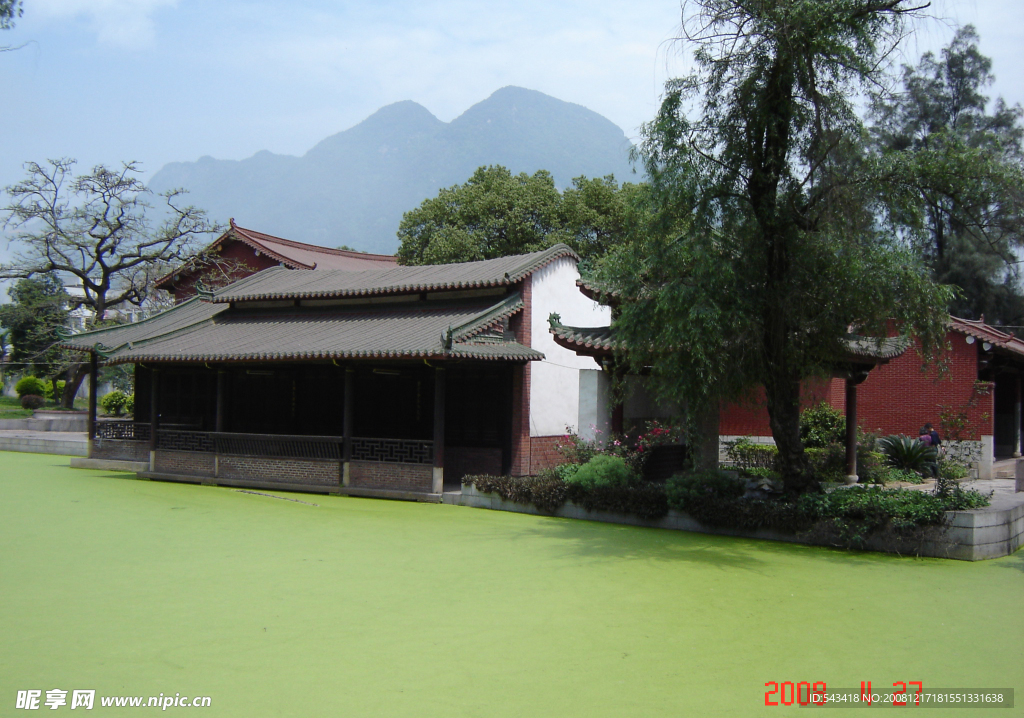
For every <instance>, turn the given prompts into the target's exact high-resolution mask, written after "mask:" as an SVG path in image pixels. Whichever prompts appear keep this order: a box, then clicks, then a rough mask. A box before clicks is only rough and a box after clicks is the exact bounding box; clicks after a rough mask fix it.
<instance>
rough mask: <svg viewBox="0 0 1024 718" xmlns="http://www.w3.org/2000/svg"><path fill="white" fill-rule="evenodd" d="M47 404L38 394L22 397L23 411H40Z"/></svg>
mask: <svg viewBox="0 0 1024 718" xmlns="http://www.w3.org/2000/svg"><path fill="white" fill-rule="evenodd" d="M45 403H46V399H44V398H43V397H41V396H39V395H38V394H26V395H25V396H23V397H21V408H22V409H39V408H41V407H42V406H43V404H45Z"/></svg>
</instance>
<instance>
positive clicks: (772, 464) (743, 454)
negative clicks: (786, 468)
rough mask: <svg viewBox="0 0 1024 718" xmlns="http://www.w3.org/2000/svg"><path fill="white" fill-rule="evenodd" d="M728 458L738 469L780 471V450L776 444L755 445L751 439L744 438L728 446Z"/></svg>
mask: <svg viewBox="0 0 1024 718" xmlns="http://www.w3.org/2000/svg"><path fill="white" fill-rule="evenodd" d="M725 453H726V456H728V457H729V460H730V461H732V462H733V463H734V464H735V465H736V468H738V469H740V470H741V471H745V470H747V469H773V470H776V471H777V470H778V466H777V464H778V461H779V450H778V448H776V447H775V445H774V444H755V443H754V442H753V441H751V440H750V438H749V437H743V438H742V439H739V440H737V441H733V442H730V443H728V444H727V445H726V450H725Z"/></svg>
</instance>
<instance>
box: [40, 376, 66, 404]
mask: <svg viewBox="0 0 1024 718" xmlns="http://www.w3.org/2000/svg"><path fill="white" fill-rule="evenodd" d="M66 384H67V382H66V381H64V380H63V379H59V380H58V381H57V395H56V396H54V395H53V382H50V381H44V382H43V386H45V387H46V389H45V391H44V392H43V396H45V397H46V399H47V401H60V398H61V396H63V395H64V386H65V385H66Z"/></svg>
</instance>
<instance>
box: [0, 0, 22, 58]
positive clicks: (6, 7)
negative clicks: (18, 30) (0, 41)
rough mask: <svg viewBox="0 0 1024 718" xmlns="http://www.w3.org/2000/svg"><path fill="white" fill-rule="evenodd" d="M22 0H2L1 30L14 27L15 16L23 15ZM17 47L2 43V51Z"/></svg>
mask: <svg viewBox="0 0 1024 718" xmlns="http://www.w3.org/2000/svg"><path fill="white" fill-rule="evenodd" d="M21 13H22V4H21V0H0V30H10V29H11V28H12V27H14V18H17V17H21ZM17 49H18V48H16V47H8V46H7V45H0V52H7V51H8V50H17Z"/></svg>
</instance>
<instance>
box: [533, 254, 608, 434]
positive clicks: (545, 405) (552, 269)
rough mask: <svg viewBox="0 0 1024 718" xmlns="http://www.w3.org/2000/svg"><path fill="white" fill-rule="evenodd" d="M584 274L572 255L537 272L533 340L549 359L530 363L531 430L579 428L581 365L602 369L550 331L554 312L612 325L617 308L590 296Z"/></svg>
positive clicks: (568, 320)
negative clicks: (584, 287) (579, 284)
mask: <svg viewBox="0 0 1024 718" xmlns="http://www.w3.org/2000/svg"><path fill="white" fill-rule="evenodd" d="M579 278H580V274H579V271H577V269H576V261H575V260H573V259H572V258H571V257H562V258H560V259H556V260H555V261H554V262H552V263H551V264H549V265H548V266H546V267H544V268H543V269H541V270H538V271H537V272H534V274H533V290H532V310H533V311H532V316H531V324H530V346H531V347H533V348H534V349H536V350H538V351H541V352H544V357H545V358H544V361H535V362H533V363H532V365H531V366H532V368H531V369H530V436H556V435H559V434H564V433H565V429H566V427H569V428H571V429H572V430H573V431H579V429H580V426H579V425H580V418H579V407H580V377H579V372H580V370H581V369H597V368H598V366H597V364H596V363H595V362H594V360H593V359H591V358H590V357H581V356H577V355H576V352H573V351H569V350H568V349H565V348H564V347H560V346H558V345H557V344H555V340H554V337H552V336H551V332H549V331H548V315H549V314H551V312H555V313H557V314H559V315H560V316H561V318H562V324H566V325H569V326H575V327H600V326H608V325H609V324H610V323H611V321H612V313H611V309H609V308H608V307H604V306H601V305H600V304H598V303H597V302H595V301H593V300H592V299H588V298H587V297H585V296H583V293H582V292H580V290H579V287H577V286H576V280H577V279H579Z"/></svg>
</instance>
